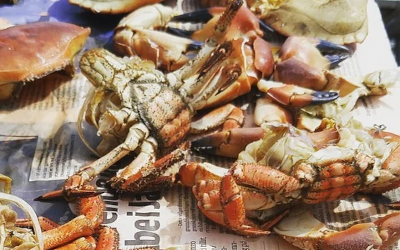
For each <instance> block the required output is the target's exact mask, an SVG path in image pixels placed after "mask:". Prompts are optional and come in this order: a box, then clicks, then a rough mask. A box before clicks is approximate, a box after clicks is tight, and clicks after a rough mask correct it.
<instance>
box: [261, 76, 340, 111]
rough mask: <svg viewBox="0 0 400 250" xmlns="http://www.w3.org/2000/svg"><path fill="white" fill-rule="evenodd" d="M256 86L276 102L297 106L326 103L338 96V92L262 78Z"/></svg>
mask: <svg viewBox="0 0 400 250" xmlns="http://www.w3.org/2000/svg"><path fill="white" fill-rule="evenodd" d="M257 87H258V89H259V90H260V91H262V92H265V93H266V94H267V95H268V96H269V97H271V98H272V99H273V100H275V101H277V102H278V103H280V104H282V105H284V106H292V107H299V108H301V107H305V106H310V105H320V104H324V103H328V102H331V101H334V100H336V99H337V98H338V97H339V93H338V92H331V91H315V90H311V89H307V88H302V87H299V86H297V85H290V84H284V83H280V82H275V81H266V80H264V79H261V80H260V81H259V82H258V83H257Z"/></svg>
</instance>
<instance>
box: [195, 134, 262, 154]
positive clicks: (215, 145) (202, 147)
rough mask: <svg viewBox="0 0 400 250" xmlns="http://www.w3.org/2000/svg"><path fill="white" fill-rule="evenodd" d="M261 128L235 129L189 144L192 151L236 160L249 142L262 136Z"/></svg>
mask: <svg viewBox="0 0 400 250" xmlns="http://www.w3.org/2000/svg"><path fill="white" fill-rule="evenodd" d="M264 133H265V131H264V129H262V128H259V127H257V128H237V129H230V130H227V131H222V132H218V133H214V134H211V135H208V136H204V137H201V138H199V139H196V140H194V141H192V142H191V146H192V149H194V150H196V151H200V152H204V153H208V154H213V155H223V156H226V157H231V158H237V156H238V154H239V153H240V152H242V151H243V150H244V148H245V147H246V146H247V145H248V144H249V143H251V142H254V141H257V140H259V139H261V138H263V136H264Z"/></svg>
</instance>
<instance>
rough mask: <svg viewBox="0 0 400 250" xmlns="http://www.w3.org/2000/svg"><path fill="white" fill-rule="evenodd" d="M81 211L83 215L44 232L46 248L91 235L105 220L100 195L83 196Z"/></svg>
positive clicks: (80, 205) (80, 202)
mask: <svg viewBox="0 0 400 250" xmlns="http://www.w3.org/2000/svg"><path fill="white" fill-rule="evenodd" d="M86 188H88V187H86ZM79 211H80V213H81V215H79V216H78V217H76V218H74V219H72V220H71V221H69V222H68V223H66V224H63V225H61V226H59V227H57V228H54V229H51V230H48V231H46V232H44V246H45V249H52V248H55V247H57V246H61V245H64V244H66V243H69V242H71V241H72V240H74V239H77V238H79V237H85V236H91V235H92V234H93V233H94V232H95V229H96V228H97V227H98V226H99V225H100V223H101V222H102V221H103V212H104V203H103V201H102V199H101V197H100V196H95V197H89V198H82V199H80V201H79Z"/></svg>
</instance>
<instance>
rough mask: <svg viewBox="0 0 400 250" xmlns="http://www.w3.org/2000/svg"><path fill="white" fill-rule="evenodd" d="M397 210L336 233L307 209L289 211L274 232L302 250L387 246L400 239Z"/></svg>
mask: <svg viewBox="0 0 400 250" xmlns="http://www.w3.org/2000/svg"><path fill="white" fill-rule="evenodd" d="M399 225H400V212H394V213H391V214H389V215H386V216H384V217H382V218H380V219H378V220H376V221H375V222H370V223H362V224H357V225H354V226H352V227H350V228H348V229H346V230H343V231H340V232H337V231H333V230H330V229H328V228H327V227H326V226H325V225H324V224H323V223H321V222H320V221H318V220H317V219H315V218H314V216H313V215H312V214H311V213H310V212H309V211H303V210H300V211H292V214H289V216H287V217H285V218H284V219H283V220H282V221H281V222H279V223H278V224H277V225H276V226H275V227H274V231H275V232H276V233H278V234H279V235H280V236H282V237H283V238H284V239H285V240H287V241H289V242H290V243H291V244H293V245H294V246H297V247H299V248H301V249H304V250H325V249H333V250H338V249H351V250H365V249H387V248H388V247H390V246H391V245H392V244H394V243H395V242H397V241H398V240H399V239H400V235H399V234H398V232H399V230H400V228H399Z"/></svg>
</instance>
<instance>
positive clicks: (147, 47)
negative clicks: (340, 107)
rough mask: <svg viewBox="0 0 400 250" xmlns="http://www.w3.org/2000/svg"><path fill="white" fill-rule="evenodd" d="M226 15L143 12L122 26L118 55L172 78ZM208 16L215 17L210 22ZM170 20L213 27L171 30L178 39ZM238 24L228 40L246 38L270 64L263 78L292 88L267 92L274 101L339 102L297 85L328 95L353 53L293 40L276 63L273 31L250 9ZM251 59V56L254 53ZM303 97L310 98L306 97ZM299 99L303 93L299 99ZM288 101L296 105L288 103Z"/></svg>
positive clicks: (244, 89)
mask: <svg viewBox="0 0 400 250" xmlns="http://www.w3.org/2000/svg"><path fill="white" fill-rule="evenodd" d="M223 11H224V8H214V9H212V10H210V11H204V10H200V11H195V12H190V13H185V14H182V15H178V16H174V14H173V11H172V9H171V8H169V7H167V6H164V5H161V4H156V5H150V6H145V7H142V8H140V9H138V10H136V11H134V12H132V13H131V14H129V15H128V16H126V17H125V18H124V19H123V20H121V22H120V24H119V25H118V26H117V28H116V30H115V36H114V45H115V49H116V51H117V52H118V53H119V54H122V55H128V56H133V55H139V56H140V57H141V58H144V59H148V60H151V61H153V62H154V63H155V64H156V65H157V66H158V67H159V68H160V69H161V70H164V71H167V72H168V71H170V70H171V69H175V68H179V67H181V65H182V64H184V63H186V62H187V61H188V60H189V58H190V56H189V55H191V56H193V54H192V52H187V50H188V49H190V48H191V49H193V48H198V47H199V46H200V45H201V44H203V42H205V41H206V40H207V38H208V37H209V35H210V34H211V30H212V28H211V27H214V25H215V23H216V22H217V20H218V18H219V17H220V16H221V15H222V14H221V13H222V12H223ZM208 12H210V13H212V15H211V16H210V15H209V14H208ZM205 13H207V14H205ZM143 20H145V21H143ZM170 20H173V21H179V22H192V21H195V22H199V21H208V22H207V24H206V25H205V26H204V27H203V28H202V29H201V30H197V31H191V32H189V31H187V30H180V29H177V28H172V27H168V30H169V31H170V32H173V33H174V34H178V35H180V37H177V36H176V35H168V34H167V35H166V34H165V32H164V31H162V30H159V29H163V27H165V26H166V23H168V22H169V21H170ZM233 23H235V25H233V26H232V28H231V29H230V31H228V32H227V34H226V35H225V36H224V37H223V38H222V39H223V40H232V39H234V40H238V39H241V38H245V39H246V40H245V44H246V46H248V47H249V49H250V48H252V49H253V50H254V56H253V57H254V59H255V60H258V59H259V58H260V57H261V56H262V57H264V58H268V64H267V65H265V70H264V72H263V74H262V76H261V77H263V78H268V77H269V76H270V75H271V73H272V71H274V80H280V81H282V82H284V83H285V84H287V86H285V87H284V88H281V87H280V86H277V87H271V88H270V89H268V90H267V91H266V92H267V93H268V95H269V96H270V97H272V98H275V99H276V100H277V101H278V102H283V103H284V104H286V105H293V106H306V105H309V104H310V103H313V104H315V103H318V102H319V101H321V102H328V101H332V100H334V99H336V98H337V96H338V95H337V93H335V92H332V91H331V92H330V93H326V92H324V93H321V92H313V91H306V92H304V90H302V89H300V88H298V87H294V86H293V85H300V86H303V87H310V86H312V87H313V89H315V90H320V89H322V88H323V87H324V86H325V85H327V84H328V82H329V79H328V78H329V77H330V75H332V73H329V71H327V70H328V69H330V68H333V67H336V66H337V65H338V64H339V63H340V62H341V61H343V60H345V59H346V58H348V57H349V56H350V55H351V53H352V52H351V51H350V50H349V49H348V48H346V47H344V46H338V45H336V44H333V43H329V42H327V41H323V40H319V39H311V38H305V37H290V38H288V39H287V40H286V41H285V42H284V44H283V45H282V47H281V49H280V56H279V58H278V59H277V60H273V59H272V53H271V51H270V50H271V49H270V46H269V43H266V42H264V41H263V39H261V38H265V37H266V34H267V32H268V31H267V30H266V29H265V27H264V26H263V25H261V23H260V22H259V20H258V19H257V18H256V17H255V16H254V15H253V14H252V13H251V12H250V11H249V9H248V8H246V7H241V8H240V9H239V11H238V13H237V15H236V16H235V17H234V19H233ZM236 23H238V25H236ZM239 23H240V24H239ZM182 35H183V36H185V35H190V39H189V38H186V37H181V36H182ZM199 41H201V43H199ZM186 53H188V54H189V55H188V54H186ZM245 53H246V54H248V52H245ZM322 53H324V54H322ZM242 55H243V57H245V58H246V61H248V62H250V63H251V61H249V60H248V59H249V58H250V57H249V55H244V53H243V54H242ZM254 59H253V60H254ZM256 62H257V61H256ZM255 66H256V68H257V69H259V68H260V66H261V65H259V66H257V64H255ZM247 72H248V76H250V75H254V73H253V72H250V71H247ZM330 78H332V77H330ZM248 83H250V84H251V86H255V85H256V83H257V81H251V82H246V83H245V84H244V85H241V87H240V90H239V91H238V88H230V93H229V95H228V90H226V95H225V96H226V97H228V96H229V98H224V99H222V98H220V99H219V100H224V101H225V102H227V101H231V100H233V99H236V98H237V97H238V96H240V95H244V94H246V93H248V92H249V91H250V89H251V88H250V87H251V86H250V87H249V85H248ZM264 89H265V88H264ZM301 92H303V93H306V94H305V95H303V94H302V93H301ZM293 93H298V95H295V94H293ZM290 96H291V97H292V98H290ZM288 98H290V99H291V100H290V101H289V103H286V99H288ZM214 99H215V98H214ZM220 104H221V101H218V102H216V103H215V102H212V101H210V104H209V105H207V106H205V107H204V108H209V107H211V106H218V105H220ZM206 129H208V128H198V127H196V128H194V126H192V131H196V133H197V132H204V130H206Z"/></svg>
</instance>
